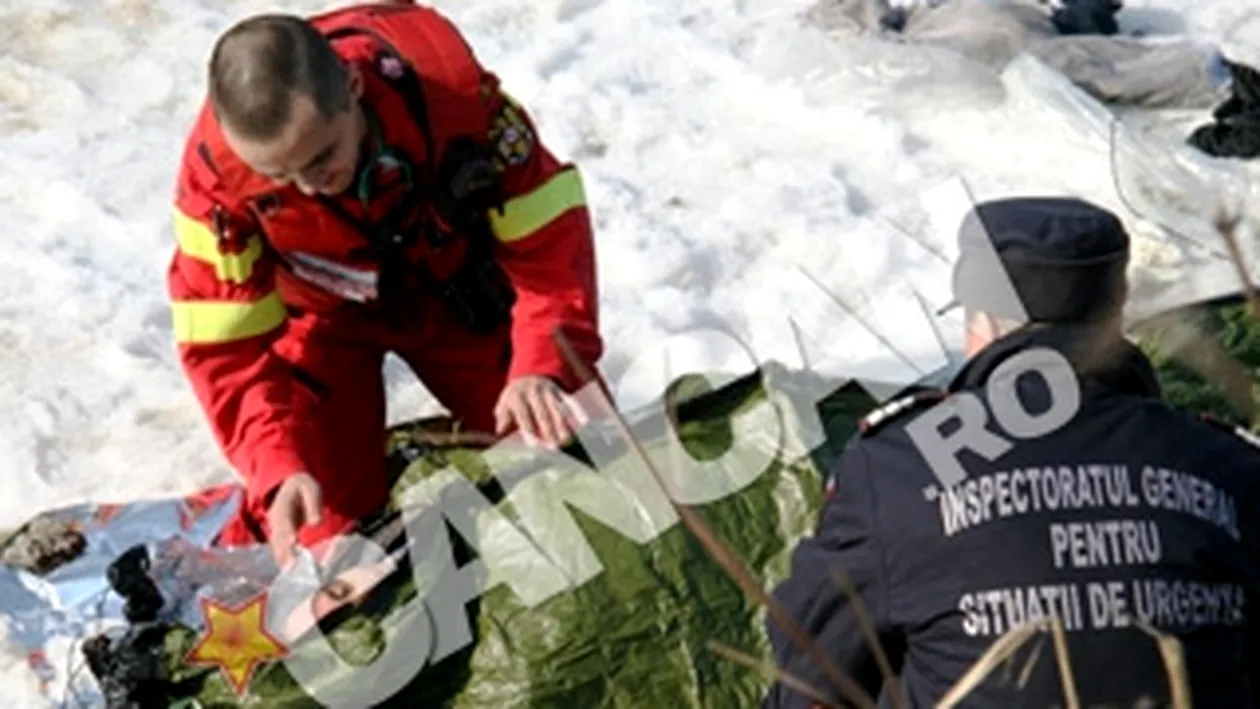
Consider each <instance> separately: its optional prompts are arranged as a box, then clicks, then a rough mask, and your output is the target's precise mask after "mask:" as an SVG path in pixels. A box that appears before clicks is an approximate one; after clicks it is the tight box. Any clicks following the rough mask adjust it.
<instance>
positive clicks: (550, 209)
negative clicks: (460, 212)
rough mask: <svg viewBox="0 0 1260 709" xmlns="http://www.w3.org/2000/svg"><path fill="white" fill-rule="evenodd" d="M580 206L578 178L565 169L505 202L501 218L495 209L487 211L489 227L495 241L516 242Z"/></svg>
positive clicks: (582, 200) (581, 193)
mask: <svg viewBox="0 0 1260 709" xmlns="http://www.w3.org/2000/svg"><path fill="white" fill-rule="evenodd" d="M584 204H586V193H585V192H584V191H583V189H582V177H581V176H580V175H579V174H578V171H577V170H576V169H575V168H568V169H566V170H564V171H562V172H559V173H556V175H555V176H553V177H552V178H551V179H550V180H548V181H547V182H546V183H544V184H543V185H542V186H541V187H539V188H538V189H536V190H534V191H533V192H530V193H528V194H523V195H521V196H519V197H514V198H512V199H510V200H508V201H507V203H506V204H504V205H503V213H502V214H500V213H499V211H498V210H497V209H492V210H490V226H491V228H492V229H493V230H494V235H495V236H497V237H498V238H499V241H518V240H520V239H524V238H525V237H527V236H529V235H530V234H533V233H534V232H536V231H538V230H539V229H541V228H543V227H545V226H547V224H549V223H551V221H552V220H553V219H555V218H556V217H559V216H560V215H561V214H564V213H565V212H567V211H569V210H570V209H573V208H574V207H581V206H582V205H584Z"/></svg>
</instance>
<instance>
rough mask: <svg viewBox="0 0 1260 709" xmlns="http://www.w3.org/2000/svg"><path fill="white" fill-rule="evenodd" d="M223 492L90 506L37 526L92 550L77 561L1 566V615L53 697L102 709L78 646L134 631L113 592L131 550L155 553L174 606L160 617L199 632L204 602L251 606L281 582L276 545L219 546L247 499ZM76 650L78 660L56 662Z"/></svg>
mask: <svg viewBox="0 0 1260 709" xmlns="http://www.w3.org/2000/svg"><path fill="white" fill-rule="evenodd" d="M213 492H214V494H209V495H206V496H205V497H202V496H197V497H196V498H189V499H181V498H173V499H161V500H144V501H137V502H132V503H129V504H123V505H105V504H81V505H75V506H72V507H68V508H64V509H60V510H54V511H50V512H46V513H43V514H41V515H39V516H38V517H37V518H36V520H38V522H39V524H40V526H41V527H44V528H53V527H58V526H60V527H63V528H65V529H68V530H71V531H72V532H74V533H77V534H80V535H81V536H82V540H83V541H84V542H85V544H83V546H82V551H81V552H80V553H79V554H78V556H77V557H76V558H74V559H72V560H70V561H68V562H65V563H64V564H62V565H60V566H58V567H56V568H54V569H52V570H51V571H48V572H47V573H45V574H43V575H39V574H37V573H33V572H32V571H28V570H24V569H20V568H15V567H12V566H0V613H2V614H3V615H4V616H5V619H6V621H7V624H8V627H9V633H8V634H9V637H8V642H9V644H10V645H11V646H12V647H13V648H14V649H16V650H18V651H22V652H25V653H26V654H27V657H28V659H29V662H30V665H31V667H32V669H34V670H35V671H36V672H37V673H38V674H39V675H40V677H41V679H42V680H43V682H44V684H45V686H46V688H47V692H48V694H49V696H50V698H54V699H64V700H67V702H68V705H69V706H77V705H84V703H85V702H86V705H92V704H93V702H92V701H91V696H90V695H91V693H92V691H93V689H94V688H93V681H92V678H91V675H90V673H88V672H86V671H83V670H80V669H77V668H78V666H80V665H81V664H82V662H81V660H80V659H79V657H78V651H77V644H78V642H80V641H82V640H84V639H86V638H88V637H90V636H92V635H95V634H97V633H100V632H102V631H105V630H108V629H111V628H117V627H122V626H124V625H125V624H126V619H125V616H124V613H123V599H122V598H121V597H120V596H119V595H118V594H116V593H115V592H114V591H113V590H112V589H111V588H110V585H109V582H108V578H107V571H108V568H109V566H110V564H111V563H113V562H114V561H115V560H116V559H117V558H118V557H119V556H120V555H121V554H123V553H124V552H126V551H127V550H129V549H132V548H134V547H137V546H142V547H144V548H145V549H146V550H147V553H148V557H149V559H150V560H151V562H150V567H149V572H148V573H149V576H150V578H152V579H153V581H154V582H155V584H156V586H157V588H158V590H159V592H160V593H161V596H162V599H163V601H164V605H163V606H162V609H161V611H160V613H159V619H161V620H171V621H177V622H180V623H183V624H185V625H187V626H188V627H190V628H201V627H202V626H203V625H204V621H203V615H202V610H201V605H200V600H201V599H202V598H206V597H211V598H214V599H215V600H216V601H219V602H223V603H231V602H232V601H233V599H234V598H239V599H241V600H243V599H244V598H248V597H249V596H251V595H253V594H256V593H257V592H258V591H259V590H260V589H262V588H265V587H266V585H267V584H268V583H270V581H271V580H272V579H273V578H274V577H275V576H276V575H277V569H276V568H275V564H274V562H273V561H272V559H271V556H270V551H269V550H268V548H267V547H266V546H263V545H259V546H254V547H242V548H237V549H222V548H218V549H216V548H212V546H211V542H212V541H213V540H214V538H215V537H216V536H217V535H218V533H219V531H220V530H221V529H222V528H223V526H224V524H225V523H226V522H227V521H228V519H230V517H231V516H232V515H233V514H234V513H235V511H236V509H237V505H238V504H239V502H240V498H241V491H240V489H239V488H238V487H237V486H225V487H223V488H219V489H217V490H215V491H213ZM199 500H206V501H208V504H198V503H197V501H199ZM19 534H20V532H19ZM67 644H68V645H69V648H68V652H69V653H72V656H71V658H69V660H70V661H69V662H66V659H67V658H66V657H65V656H64V655H61V654H60V653H58V654H54V650H55V649H60V648H63V647H66V645H67ZM61 652H63V653H64V652H67V650H61ZM71 675H73V676H71ZM71 685H73V686H71ZM85 695H86V696H85Z"/></svg>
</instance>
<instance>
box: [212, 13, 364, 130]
mask: <svg viewBox="0 0 1260 709" xmlns="http://www.w3.org/2000/svg"><path fill="white" fill-rule="evenodd" d="M209 87H210V103H211V106H213V109H214V112H215V116H216V117H217V118H218V119H219V121H220V122H222V123H225V124H227V125H229V126H231V128H232V131H233V132H235V133H237V134H238V135H240V136H242V137H244V138H246V139H248V140H258V141H265V140H271V139H273V138H275V137H276V136H278V135H279V134H280V131H281V130H283V129H284V126H285V125H286V124H287V123H288V121H289V115H290V113H291V112H292V104H293V98H294V96H295V95H305V96H309V97H310V98H311V100H312V101H313V102H314V103H315V106H316V108H317V109H318V110H319V112H320V114H321V115H323V116H324V117H325V118H331V117H332V116H334V115H336V114H337V113H338V112H340V111H343V110H345V109H346V108H347V107H348V106H349V105H350V100H351V96H350V90H349V76H348V74H347V72H346V68H345V66H344V65H343V64H342V62H341V58H340V57H338V56H337V53H336V52H335V51H333V48H332V46H331V45H330V44H329V43H328V40H327V39H325V38H324V36H323V35H322V34H320V32H319V30H317V29H315V27H313V26H311V24H310V23H309V22H307V21H306V20H304V19H302V18H300V17H297V16H294V15H285V14H265V15H256V16H254V17H250V18H247V19H245V20H242V21H240V22H238V23H237V24H235V25H233V26H232V27H231V28H229V29H228V30H227V31H226V32H224V33H223V35H222V36H220V37H219V39H218V41H216V42H215V45H214V49H213V51H212V52H211V55H210V62H209Z"/></svg>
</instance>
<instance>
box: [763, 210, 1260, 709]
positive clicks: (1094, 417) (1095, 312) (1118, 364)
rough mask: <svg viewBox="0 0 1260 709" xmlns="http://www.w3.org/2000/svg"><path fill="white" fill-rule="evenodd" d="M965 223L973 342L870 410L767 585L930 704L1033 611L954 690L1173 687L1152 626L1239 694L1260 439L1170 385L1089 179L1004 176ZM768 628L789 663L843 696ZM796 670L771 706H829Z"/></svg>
mask: <svg viewBox="0 0 1260 709" xmlns="http://www.w3.org/2000/svg"><path fill="white" fill-rule="evenodd" d="M959 241H960V243H959V245H960V249H959V252H960V256H959V259H958V262H957V264H956V266H955V272H954V293H955V295H956V298H957V304H960V305H961V306H962V307H963V308H964V309H965V313H966V315H965V321H966V323H967V355H968V362H967V363H966V364H965V365H964V367H963V368H962V370H961V371H960V372H959V373H958V374H957V376H956V377H955V378H954V380H953V381H952V382H951V384H950V385H949V386H948V387H947V388H946V389H945V390H943V391H929V392H919V393H917V394H915V395H913V396H911V397H909V398H907V399H904V400H900V401H895V402H893V403H891V404H889V405H887V406H885V407H883V408H882V409H880V410H878V411H876V412H874V413H872V414H871V415H869V416H868V417H867V418H866V419H865V420H864V421H863V425H862V426H860V427H859V428H860V431H861V433H860V434H859V435H858V436H857V437H856V438H855V439H854V441H853V442H852V443H851V444H850V446H849V447H848V448H847V449H846V451H845V452H844V454H843V455H842V456H841V458H840V460H839V461H838V462H837V464H836V466H835V467H834V469H833V470H831V471H830V475H831V481H830V483H831V484H834V486H835V487H834V490H833V492H832V493H831V494H830V496H829V500H828V502H827V503H826V505H825V507H824V509H823V510H822V513H821V517H820V520H819V526H818V529H817V532H816V534H815V536H813V537H812V538H807V539H805V540H803V541H802V542H801V544H800V546H799V547H798V548H797V549H796V550H795V551H794V554H793V557H792V566H791V574H790V576H789V578H788V579H787V580H786V581H785V582H784V583H783V584H782V585H780V586H779V587H778V588H776V589H775V591H774V594H775V597H776V599H777V600H778V601H779V602H780V603H781V604H782V605H783V607H784V608H785V609H786V610H787V611H788V612H789V613H790V614H791V615H792V617H793V618H794V619H795V621H796V623H797V624H798V625H799V626H800V627H801V628H803V629H804V631H805V632H806V633H807V634H808V635H809V636H810V637H811V638H812V639H813V641H814V642H815V643H816V644H817V645H818V647H819V648H820V649H821V650H822V652H823V653H824V654H825V655H826V656H827V657H828V658H829V659H830V660H831V661H832V663H833V664H834V666H835V667H837V668H839V669H840V670H841V671H842V672H844V673H845V674H847V675H849V676H850V677H851V678H853V679H854V680H856V682H857V684H858V685H859V686H861V687H862V688H863V689H865V691H866V692H867V693H868V694H869V695H870V696H872V697H878V698H879V699H880V701H881V704H882V706H898V705H900V706H906V705H908V706H910V707H932V706H935V705H936V703H937V702H938V701H940V700H941V699H943V698H945V697H946V695H947V692H949V690H950V689H951V688H952V687H954V686H955V684H956V683H957V682H958V680H959V679H960V678H961V677H962V676H963V675H964V673H966V672H967V670H968V669H969V668H971V667H972V665H973V664H975V663H976V661H977V660H978V659H979V658H980V657H981V656H982V655H983V654H984V653H985V652H986V651H988V650H989V649H990V648H991V646H992V645H993V644H994V642H995V641H997V640H998V638H1000V637H1002V636H1003V635H1006V634H1007V633H1009V632H1011V631H1012V629H1014V628H1021V627H1023V628H1029V627H1032V628H1040V629H1042V630H1041V631H1039V632H1036V633H1034V634H1033V635H1032V636H1031V637H1030V638H1029V639H1028V641H1027V642H1026V643H1025V644H1024V645H1023V646H1022V647H1021V649H1020V650H1018V651H1017V652H1016V654H1015V655H1014V657H1013V658H1012V660H1011V661H1010V663H1009V664H1008V665H1006V666H1003V667H1000V668H999V669H997V670H995V671H993V672H991V673H989V675H988V676H987V677H986V678H985V680H984V681H983V682H981V683H980V684H979V685H978V686H976V687H975V688H974V689H972V690H971V691H970V692H969V693H968V694H967V695H966V698H965V699H964V700H963V701H962V702H961V704H959V705H958V706H962V707H982V708H988V707H995V708H996V707H1001V708H1003V709H1005V708H1006V707H1047V708H1048V707H1053V706H1071V703H1070V702H1069V701H1068V700H1067V698H1066V697H1065V694H1064V692H1065V690H1064V686H1065V684H1068V685H1071V686H1072V687H1073V689H1072V690H1071V691H1073V692H1074V693H1075V694H1076V696H1077V697H1078V698H1079V702H1080V704H1079V706H1081V707H1096V706H1101V705H1106V706H1116V707H1133V706H1144V705H1145V706H1168V705H1169V703H1170V701H1171V699H1170V688H1169V687H1170V682H1169V679H1168V675H1167V674H1166V672H1165V670H1164V666H1163V664H1162V661H1161V656H1160V654H1159V651H1158V649H1157V646H1156V643H1155V641H1154V639H1153V638H1152V636H1151V635H1150V634H1149V632H1148V631H1158V632H1161V633H1165V634H1168V635H1171V636H1174V637H1176V638H1178V639H1179V640H1180V641H1181V643H1182V645H1183V647H1184V652H1185V664H1186V668H1187V671H1188V675H1189V681H1190V682H1189V683H1190V687H1191V691H1192V699H1193V701H1194V706H1195V707H1250V706H1252V692H1253V688H1252V682H1254V681H1255V675H1256V673H1257V671H1256V670H1255V669H1253V668H1255V667H1258V666H1260V664H1258V662H1257V661H1258V660H1260V654H1257V653H1256V650H1255V646H1254V640H1253V641H1251V643H1250V644H1249V643H1248V642H1247V637H1248V635H1250V634H1252V633H1253V627H1254V626H1253V624H1254V623H1255V622H1256V619H1260V612H1257V611H1254V610H1253V609H1252V608H1250V606H1249V605H1248V601H1250V600H1251V599H1253V598H1255V597H1256V596H1255V593H1256V592H1257V588H1258V587H1260V548H1258V547H1257V539H1258V536H1257V525H1258V524H1260V447H1258V446H1257V441H1256V439H1255V438H1254V437H1250V434H1248V433H1247V432H1245V431H1242V430H1236V429H1232V428H1231V427H1229V426H1227V425H1225V424H1222V423H1218V422H1215V421H1212V420H1207V419H1203V418H1201V417H1196V416H1194V415H1191V414H1187V413H1182V412H1178V411H1176V410H1174V409H1173V408H1171V407H1170V406H1169V405H1168V404H1166V403H1165V402H1163V401H1162V400H1161V398H1160V391H1159V387H1158V383H1157V380H1156V378H1155V375H1154V372H1153V369H1152V366H1151V364H1150V362H1149V361H1148V360H1147V359H1146V357H1145V356H1144V355H1143V354H1142V353H1141V352H1140V351H1139V350H1138V349H1137V348H1136V347H1134V346H1133V345H1132V344H1130V343H1129V342H1128V341H1127V340H1126V339H1125V338H1124V337H1123V332H1122V325H1121V322H1122V321H1121V309H1122V305H1123V303H1124V300H1125V297H1126V294H1127V284H1126V278H1125V270H1126V266H1127V264H1128V260H1129V238H1128V235H1127V233H1126V231H1125V229H1124V227H1123V225H1122V223H1121V222H1120V220H1119V219H1118V218H1117V217H1116V216H1115V215H1113V214H1111V213H1110V212H1108V211H1106V210H1104V209H1101V208H1099V207H1097V206H1095V205H1092V204H1090V203H1088V202H1084V201H1081V200H1076V199H1066V198H1014V199H1006V200H998V201H993V202H988V203H984V204H981V205H979V206H977V207H976V209H974V210H973V211H972V212H971V213H970V214H969V215H968V216H967V218H966V219H964V220H963V226H962V228H961V230H960V235H959ZM838 579H847V581H846V583H845V584H842V583H840V582H839V581H838ZM846 586H848V587H849V589H850V590H849V591H848V592H846V591H845V590H843V589H845V588H846ZM862 614H865V615H866V617H867V618H868V619H869V621H870V623H871V624H872V625H873V627H874V630H875V632H876V634H878V636H879V640H880V646H881V647H882V649H883V652H885V653H886V655H887V657H888V658H889V660H890V664H891V665H892V671H893V672H894V673H895V674H896V675H898V679H897V681H895V682H892V683H887V684H885V681H884V680H885V678H884V677H882V676H881V672H880V670H879V665H878V663H877V655H876V653H875V651H874V650H873V649H872V648H871V647H870V645H868V643H867V641H866V639H865V635H864V633H863V631H862V621H861V620H860V618H861V615H862ZM1055 625H1057V626H1059V627H1061V628H1062V629H1063V630H1064V631H1066V632H1065V634H1064V635H1065V637H1066V639H1067V643H1066V645H1067V659H1068V661H1069V663H1070V669H1071V672H1070V673H1066V674H1061V672H1060V669H1059V667H1058V665H1057V661H1056V657H1055V655H1056V653H1055V652H1054V650H1053V642H1052V635H1051V634H1050V632H1049V630H1050V629H1051V627H1052V626H1055ZM768 630H769V634H770V639H771V644H772V647H773V651H774V659H775V661H776V663H777V664H778V666H779V667H780V669H781V670H783V671H784V672H785V673H786V674H787V675H788V676H790V677H793V678H796V679H799V680H801V681H803V682H804V683H806V684H807V685H809V687H811V688H813V689H814V690H817V691H818V692H820V693H821V694H822V696H823V697H826V698H828V699H829V701H831V702H833V703H835V704H838V705H841V706H843V705H844V704H843V703H842V701H843V695H842V694H841V693H840V690H839V689H838V688H837V686H836V684H837V683H836V682H834V681H829V679H828V675H827V673H826V672H825V671H824V670H822V669H821V668H819V667H818V666H817V665H816V664H815V663H814V662H812V661H811V659H810V657H809V655H808V654H807V653H806V652H804V651H802V650H801V649H800V648H798V647H797V646H796V645H795V644H794V643H793V642H792V641H791V639H790V637H789V635H788V634H787V633H786V632H785V631H784V630H782V629H780V628H779V627H778V626H777V625H776V624H775V623H774V622H773V621H768ZM788 684H790V683H786V682H784V683H779V684H777V685H775V686H774V687H773V688H772V690H771V692H770V693H769V695H768V696H767V697H766V700H765V703H764V707H765V708H766V709H771V708H773V709H785V708H788V707H792V708H802V709H810V708H811V707H820V706H823V704H821V703H819V702H818V700H817V698H810V697H808V696H805V695H804V694H803V693H801V692H799V691H797V690H796V689H793V688H791V687H789V686H787V685H788ZM893 693H896V694H900V695H901V696H902V697H904V698H906V699H908V702H905V703H900V704H899V703H896V702H895V701H894V699H895V697H894V696H893ZM1143 698H1146V699H1148V700H1153V702H1154V704H1142V703H1140V700H1142V699H1143Z"/></svg>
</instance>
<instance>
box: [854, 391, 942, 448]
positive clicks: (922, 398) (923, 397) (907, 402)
mask: <svg viewBox="0 0 1260 709" xmlns="http://www.w3.org/2000/svg"><path fill="white" fill-rule="evenodd" d="M948 395H949V392H948V391H946V390H945V389H921V390H919V391H916V392H914V393H912V394H907V395H905V396H903V397H900V398H897V399H893V400H892V401H890V402H888V403H886V404H884V405H883V406H880V407H879V408H877V409H875V410H874V411H871V412H870V413H868V414H866V415H865V416H863V417H862V418H861V419H859V420H858V435H859V436H864V437H865V436H870V435H871V434H873V433H875V432H876V431H878V430H879V429H881V428H883V427H884V425H885V424H887V423H888V422H889V421H892V420H893V419H896V418H899V417H901V416H903V415H905V414H907V413H909V412H911V411H916V410H919V409H925V408H927V407H929V406H932V405H933V404H936V403H938V402H940V401H944V400H945V397H946V396H948Z"/></svg>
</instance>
